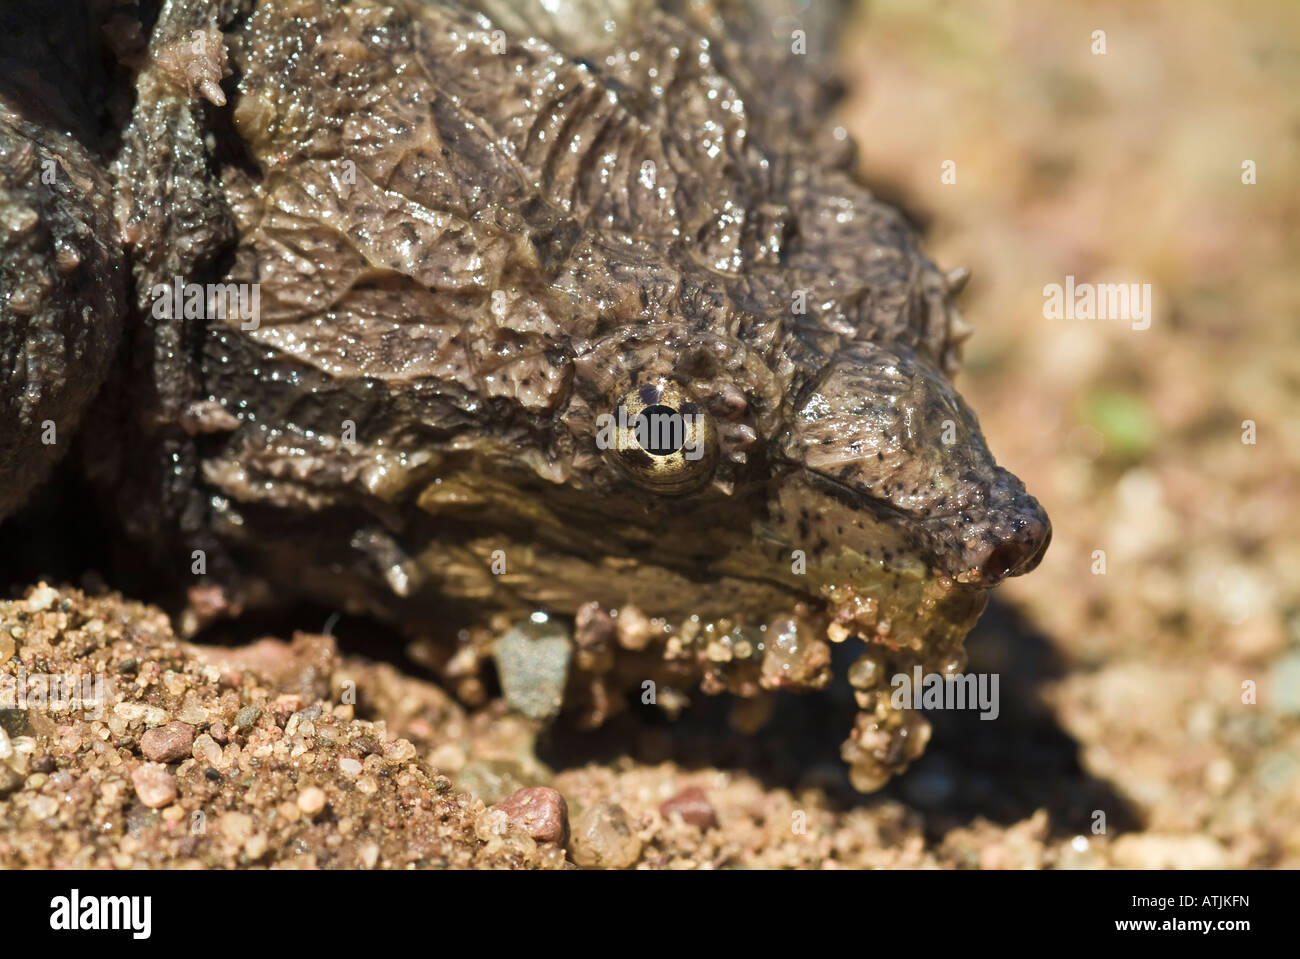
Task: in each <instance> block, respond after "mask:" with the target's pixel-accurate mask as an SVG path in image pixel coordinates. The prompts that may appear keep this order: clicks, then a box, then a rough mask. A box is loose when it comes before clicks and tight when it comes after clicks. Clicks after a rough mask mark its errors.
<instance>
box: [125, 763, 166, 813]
mask: <svg viewBox="0 0 1300 959" xmlns="http://www.w3.org/2000/svg"><path fill="white" fill-rule="evenodd" d="M131 782H133V783H134V784H135V794H136V795H137V796H139V797H140V801H141V802H142V803H144V804H145V805H146V806H148V807H149V808H150V809H161V808H162V807H163V806H168V805H170V804H171V803H172V802H173V801H174V800H175V799H176V777H174V776H173V775H172V774H171V773H169V772H168V771H167V767H166V766H164V765H162V764H161V763H144V764H143V765H141V766H138V767H136V769H135V771H134V772H132V773H131Z"/></svg>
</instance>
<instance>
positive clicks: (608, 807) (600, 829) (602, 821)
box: [569, 803, 641, 869]
mask: <svg viewBox="0 0 1300 959" xmlns="http://www.w3.org/2000/svg"><path fill="white" fill-rule="evenodd" d="M569 851H570V852H571V853H572V854H573V861H574V862H576V863H577V864H578V865H579V866H582V867H584V868H587V869H626V868H627V867H628V866H631V865H632V864H633V863H635V862H636V861H637V859H638V858H639V857H640V855H641V838H640V837H639V836H638V835H637V834H636V833H635V832H633V831H632V826H631V825H630V824H629V823H628V821H627V813H626V812H624V811H623V807H622V806H620V805H618V804H617V803H600V804H599V805H596V806H592V807H591V808H590V809H588V810H587V811H586V812H584V813H583V814H582V815H581V816H579V817H578V821H577V823H576V824H575V825H574V831H573V839H572V841H571V842H570V846H569Z"/></svg>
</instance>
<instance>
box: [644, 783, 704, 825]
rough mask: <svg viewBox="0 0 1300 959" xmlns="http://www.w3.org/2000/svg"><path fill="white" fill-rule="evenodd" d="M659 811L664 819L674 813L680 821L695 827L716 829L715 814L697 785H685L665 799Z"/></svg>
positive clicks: (669, 817) (671, 816)
mask: <svg viewBox="0 0 1300 959" xmlns="http://www.w3.org/2000/svg"><path fill="white" fill-rule="evenodd" d="M659 812H660V814H661V815H662V816H663V817H664V818H665V819H672V818H673V815H674V814H676V815H678V816H681V817H682V822H684V823H686V824H688V825H691V826H695V827H696V828H697V829H705V830H708V829H716V828H717V825H718V817H717V814H716V813H715V812H714V811H713V806H712V805H710V803H709V798H708V797H707V796H706V795H704V790H703V789H701V788H700V787H699V786H687V787H686V788H685V789H683V790H682V791H681V792H679V793H678V794H677V795H676V796H674V797H673V798H672V799H668V800H665V801H664V802H663V804H662V805H660V807H659Z"/></svg>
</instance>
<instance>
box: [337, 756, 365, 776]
mask: <svg viewBox="0 0 1300 959" xmlns="http://www.w3.org/2000/svg"><path fill="white" fill-rule="evenodd" d="M339 771H340V772H342V773H343V774H344V775H345V776H359V775H361V760H359V759H350V758H348V757H344V758H343V759H340V760H339Z"/></svg>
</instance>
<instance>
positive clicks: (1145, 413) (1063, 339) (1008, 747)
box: [0, 0, 1300, 868]
mask: <svg viewBox="0 0 1300 959" xmlns="http://www.w3.org/2000/svg"><path fill="white" fill-rule="evenodd" d="M869 14H870V15H869V16H868V17H859V18H856V19H855V20H854V22H853V24H852V25H851V26H850V28H849V29H847V30H846V31H845V33H844V36H843V38H842V57H841V71H842V72H843V74H844V76H845V78H846V80H847V82H848V87H849V95H848V98H847V99H846V101H845V103H844V106H843V109H842V111H841V116H840V122H842V123H843V124H844V125H845V127H846V128H847V129H848V130H849V131H850V132H851V133H852V134H853V135H854V136H855V137H856V138H857V139H858V140H859V142H860V143H861V144H863V149H862V155H861V162H862V169H863V171H864V173H865V174H866V176H867V177H868V178H869V180H870V181H871V182H872V183H873V184H874V185H876V186H877V187H878V188H879V189H880V190H881V191H882V192H883V193H884V194H885V195H887V196H889V197H890V198H891V199H893V200H895V201H897V202H900V203H901V204H902V205H903V206H904V207H905V208H906V209H907V210H908V212H909V214H910V215H912V216H913V217H914V218H915V219H916V220H917V222H918V223H919V224H920V225H922V226H923V227H924V228H925V230H926V235H927V240H926V245H927V249H928V250H929V252H930V253H931V255H932V257H933V258H934V259H935V260H936V261H937V262H939V263H940V264H941V265H943V266H946V267H951V266H956V265H961V264H964V265H967V266H970V267H971V268H972V269H973V271H974V279H973V280H972V281H971V284H970V286H969V287H968V290H967V292H966V294H965V298H964V300H963V307H964V309H965V311H966V314H967V317H968V319H969V320H970V321H971V322H972V323H973V324H974V326H975V328H976V334H975V336H974V338H973V339H971V340H970V341H969V342H968V344H967V352H966V357H967V366H966V370H965V372H964V373H963V374H962V376H961V377H960V378H959V381H958V385H959V388H960V389H961V390H962V392H963V394H964V395H965V396H966V397H967V399H968V400H969V401H970V403H971V405H972V406H973V407H974V408H975V409H976V410H977V411H978V412H979V414H980V417H981V421H982V423H983V426H984V429H985V433H986V435H987V437H988V440H989V444H990V447H991V448H992V449H993V450H995V451H996V452H997V454H998V455H999V458H1000V460H1001V462H1003V464H1004V465H1006V466H1007V467H1008V468H1010V469H1011V470H1013V471H1014V472H1016V473H1017V474H1018V475H1020V476H1021V477H1022V478H1024V479H1025V481H1026V483H1027V485H1028V486H1029V488H1030V489H1031V490H1032V491H1033V492H1034V493H1035V494H1036V495H1037V496H1038V497H1039V498H1040V500H1041V501H1042V502H1043V503H1044V505H1045V506H1046V508H1047V509H1048V511H1049V513H1050V514H1051V516H1052V519H1053V522H1054V526H1055V536H1054V540H1053V544H1052V547H1051V549H1050V550H1049V552H1048V555H1047V558H1046V560H1045V561H1044V563H1043V564H1042V566H1041V567H1040V569H1039V570H1037V571H1036V572H1035V573H1033V574H1032V575H1031V576H1029V577H1026V578H1024V579H1022V580H1016V581H1012V582H1011V583H1009V584H1007V585H1006V586H1005V587H1003V588H1002V589H1001V590H1000V591H999V597H1000V599H999V601H998V602H997V603H996V604H995V606H994V607H993V608H991V609H990V611H989V612H988V613H987V614H986V615H985V617H984V620H983V621H982V622H981V624H980V626H979V627H978V628H977V629H976V631H975V633H974V634H973V635H972V637H971V639H970V640H969V642H968V648H969V650H970V653H971V666H970V668H971V669H972V670H978V671H990V672H997V673H998V674H999V675H1000V676H1001V678H1002V687H1001V714H1000V715H999V717H998V719H997V720H995V721H991V722H983V721H981V720H980V719H979V718H978V717H977V716H976V715H974V714H970V713H966V714H955V713H954V714H938V715H936V716H934V719H935V727H936V728H935V735H934V738H933V740H932V742H931V745H930V748H929V751H928V752H927V754H926V755H925V757H924V758H923V759H922V760H920V761H919V762H918V763H916V764H915V765H914V766H913V768H912V769H911V771H909V772H908V773H907V774H906V775H905V776H903V777H901V778H900V779H899V780H897V781H896V782H894V783H892V784H891V785H890V786H889V787H887V788H886V789H885V790H884V791H883V792H881V793H878V794H875V795H872V796H865V797H864V796H859V795H857V794H855V793H853V792H852V790H850V789H849V788H848V787H847V782H846V779H845V772H844V767H843V765H842V763H841V762H840V761H839V759H838V756H837V749H838V745H839V742H840V740H841V739H842V738H843V733H844V731H845V730H847V728H848V725H849V723H848V720H847V718H846V717H847V715H848V714H849V713H850V712H851V709H852V706H851V702H850V701H849V699H848V690H847V689H846V688H845V687H843V686H839V687H836V689H834V690H832V692H831V693H830V694H829V695H826V696H821V697H788V698H786V699H784V700H782V701H781V703H780V704H779V706H778V709H777V713H776V715H775V716H774V718H773V720H772V722H771V723H770V724H769V725H768V726H767V727H765V728H764V729H763V730H762V731H760V732H758V733H756V734H744V733H741V732H739V731H737V728H736V726H735V724H734V723H733V722H732V720H731V719H729V717H728V708H727V704H726V703H724V702H721V701H709V702H703V703H697V704H696V705H695V707H693V708H692V709H691V710H689V711H688V712H687V714H686V716H684V717H683V719H682V721H681V722H679V723H678V724H676V725H670V724H668V723H667V722H665V721H663V720H661V719H659V718H656V717H649V718H646V717H642V716H638V715H635V714H633V715H628V716H625V717H623V718H620V719H619V720H617V721H615V722H614V723H612V724H610V725H609V726H608V727H606V728H604V729H602V730H599V731H597V732H595V733H579V732H577V731H574V730H572V729H567V728H565V727H563V726H560V727H556V728H553V729H548V730H542V729H539V728H537V727H535V726H532V725H530V724H528V723H527V722H525V721H524V720H522V719H520V718H518V717H512V716H510V715H508V714H506V713H504V712H503V710H502V709H501V707H500V706H496V705H494V706H488V707H486V708H481V709H478V710H476V711H467V710H466V709H465V707H463V706H461V705H459V704H458V703H457V702H455V701H454V700H453V699H452V698H451V697H449V696H448V695H447V694H446V693H444V692H443V691H441V690H440V689H439V688H438V687H437V686H435V685H433V684H431V683H430V682H427V681H426V680H425V679H422V678H420V674H419V672H418V670H416V671H412V672H402V671H399V670H398V669H396V668H394V666H393V665H390V664H387V663H379V662H375V661H373V660H370V659H361V658H358V657H357V656H356V655H355V654H354V653H353V652H351V651H354V650H355V649H357V648H364V646H365V643H366V639H367V637H366V636H365V635H364V632H365V627H364V625H363V624H355V623H344V624H341V625H340V628H339V630H338V632H339V635H340V642H341V643H342V644H343V645H344V647H345V648H346V649H347V650H349V652H346V653H340V652H339V651H338V648H337V645H336V643H335V642H334V640H333V639H332V638H330V637H326V636H319V635H315V633H316V632H319V630H320V628H321V626H320V623H317V622H313V623H303V624H301V626H302V628H304V629H309V630H312V631H314V632H312V633H304V634H301V635H299V636H297V637H296V638H294V639H292V640H291V641H289V642H277V641H267V642H262V643H258V644H255V645H253V646H251V647H241V648H219V649H213V648H199V647H195V646H192V645H189V644H186V643H182V642H180V641H179V640H177V639H176V638H175V637H174V636H173V635H172V631H171V626H170V624H169V623H168V621H167V619H166V617H165V616H163V615H162V614H161V613H160V612H158V611H157V610H155V609H152V608H150V607H146V606H143V605H140V604H136V603H132V602H129V601H123V600H121V599H120V598H119V597H117V596H115V595H113V594H108V593H96V594H92V595H86V594H83V593H81V592H79V591H75V590H71V589H65V588H62V587H59V588H50V587H45V586H41V587H37V588H35V589H33V590H31V591H29V592H28V593H27V594H26V596H25V598H23V599H18V600H14V601H12V602H8V603H4V604H0V658H2V659H5V660H10V661H11V662H21V663H22V664H23V667H24V669H26V670H27V671H29V672H50V673H53V672H59V671H62V670H64V669H69V670H73V671H88V670H90V671H98V672H101V673H103V674H104V675H106V676H109V677H110V683H109V685H110V687H111V689H110V690H109V692H108V706H107V708H106V710H105V712H104V714H103V715H102V716H101V717H99V718H90V717H87V716H85V715H84V714H81V713H74V712H62V713H61V712H51V711H48V710H29V711H27V712H25V713H23V712H19V711H13V710H0V730H3V732H0V866H4V867H15V866H32V865H40V866H48V865H59V866H63V865H77V866H103V867H108V866H117V867H124V866H130V865H167V866H260V865H276V866H290V867H293V866H300V867H313V866H317V867H349V868H353V867H355V868H400V867H407V866H415V867H429V868H443V867H478V866H489V867H502V868H514V867H536V868H564V867H566V865H567V866H573V865H584V866H606V867H637V868H725V867H742V866H748V867H754V866H757V867H823V868H855V867H874V866H902V867H956V868H969V867H984V868H1017V867H1026V866H1028V867H1064V868H1071V867H1082V868H1090V867H1105V866H1126V867H1161V866H1211V867H1255V866H1291V867H1296V866H1300V577H1297V575H1296V574H1295V573H1294V570H1296V569H1297V568H1300V535H1298V534H1300V528H1298V527H1300V518H1298V515H1297V510H1296V508H1295V507H1296V506H1297V504H1298V503H1300V497H1298V496H1297V482H1298V481H1297V476H1300V469H1298V468H1297V467H1298V466H1300V464H1298V463H1297V462H1296V460H1297V459H1298V458H1300V416H1297V412H1298V410H1297V391H1298V387H1300V350H1297V348H1296V347H1297V345H1298V344H1297V343H1296V340H1297V337H1300V333H1298V332H1297V331H1298V330H1300V325H1297V323H1296V322H1295V319H1296V317H1297V315H1298V314H1300V284H1297V282H1296V278H1295V265H1296V264H1297V262H1300V232H1298V231H1296V229H1295V228H1294V227H1295V224H1296V223H1297V214H1298V213H1300V209H1298V207H1300V198H1298V194H1297V192H1296V191H1295V189H1294V171H1295V170H1296V169H1300V156H1298V155H1297V154H1300V135H1298V134H1297V131H1298V130H1300V101H1297V100H1296V98H1295V97H1294V95H1293V91H1294V90H1295V89H1296V84H1297V81H1300V40H1297V39H1296V38H1300V7H1297V6H1295V5H1294V4H1290V3H1285V2H1275V3H1266V4H1265V3H1261V4H1249V3H1248V4H1236V5H1226V4H1219V3H1213V2H1209V0H1204V2H1192V3H1186V2H1183V3H1175V2H1168V3H1152V4H1143V5H1141V6H1140V7H1134V5H1129V4H1120V3H1082V2H1068V3H1054V4H1050V5H1048V4H1043V5H1038V4H1026V3H1015V4H1012V3H1008V2H992V0H987V2H980V0H975V2H970V3H964V4H950V3H943V2H938V0H934V2H917V0H907V2H905V0H885V2H876V3H872V4H871V5H870V11H869ZM1095 30H1104V31H1105V42H1106V52H1105V53H1104V54H1096V53H1093V52H1092V48H1093V46H1094V45H1095V43H1096V40H1095V39H1094V35H1093V31H1095ZM947 161H951V162H952V164H953V165H952V166H950V167H947V168H946V169H947V170H948V171H949V173H950V174H952V173H955V182H951V183H947V182H944V172H945V166H944V164H945V163H946V162H947ZM1245 161H1253V162H1254V164H1255V171H1256V172H1255V176H1256V181H1257V182H1256V183H1254V184H1245V183H1243V182H1242V174H1243V168H1242V164H1243V162H1245ZM948 179H952V176H951V175H950V176H949V177H948ZM1067 275H1069V276H1073V277H1075V279H1076V281H1077V282H1080V283H1082V282H1126V283H1138V284H1146V283H1149V284H1151V288H1152V303H1153V306H1154V315H1153V318H1152V321H1151V324H1150V328H1149V329H1145V330H1135V329H1133V328H1132V326H1133V324H1132V322H1130V321H1128V320H1065V319H1047V318H1045V316H1044V294H1043V288H1044V286H1045V285H1047V284H1051V283H1064V282H1065V278H1066V276H1067ZM1245 421H1249V423H1251V424H1253V427H1254V432H1253V436H1252V435H1251V434H1250V428H1249V426H1246V427H1243V422H1245ZM1243 437H1244V438H1245V439H1253V442H1244V441H1243ZM1098 551H1101V552H1100V553H1099V552H1098ZM1103 560H1104V566H1103V565H1101V564H1102V562H1103ZM1103 569H1104V572H1103V571H1102V570H1103ZM10 657H16V660H11V659H10ZM524 788H531V789H532V791H531V792H527V793H524V794H523V795H522V796H521V795H519V794H518V793H517V791H518V790H520V789H524ZM512 796H513V797H514V798H513V799H511V798H510V797H512ZM503 801H504V803H503ZM498 803H502V805H499V806H498V805H496V804H498Z"/></svg>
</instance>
